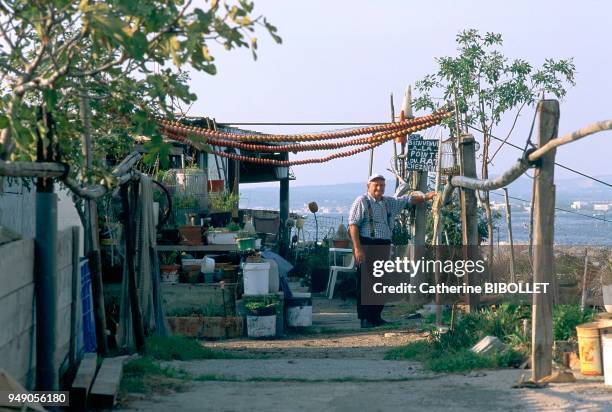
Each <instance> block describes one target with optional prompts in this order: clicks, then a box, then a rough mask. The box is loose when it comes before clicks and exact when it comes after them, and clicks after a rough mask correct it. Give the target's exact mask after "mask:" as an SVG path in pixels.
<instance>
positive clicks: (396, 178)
mask: <svg viewBox="0 0 612 412" xmlns="http://www.w3.org/2000/svg"><path fill="white" fill-rule="evenodd" d="M390 102H391V121H392V122H395V105H394V104H393V93H391V96H390ZM393 163H394V164H393V166H394V167H395V170H398V169H397V143H395V140H394V141H393ZM398 186H399V178H398V177H397V176H396V177H395V190H397V187H398Z"/></svg>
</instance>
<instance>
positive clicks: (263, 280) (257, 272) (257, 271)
mask: <svg viewBox="0 0 612 412" xmlns="http://www.w3.org/2000/svg"><path fill="white" fill-rule="evenodd" d="M242 270H243V279H244V294H245V295H266V294H268V290H269V287H270V285H269V277H270V263H268V262H264V263H245V264H244V267H243V268H242Z"/></svg>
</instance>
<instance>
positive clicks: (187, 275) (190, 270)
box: [182, 265, 202, 283]
mask: <svg viewBox="0 0 612 412" xmlns="http://www.w3.org/2000/svg"><path fill="white" fill-rule="evenodd" d="M182 275H183V282H184V283H201V282H202V276H201V275H200V265H188V266H185V265H183V267H182Z"/></svg>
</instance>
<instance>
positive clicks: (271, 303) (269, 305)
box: [244, 296, 278, 314]
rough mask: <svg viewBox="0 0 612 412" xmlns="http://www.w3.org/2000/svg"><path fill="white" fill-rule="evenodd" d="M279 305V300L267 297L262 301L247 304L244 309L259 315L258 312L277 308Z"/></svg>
mask: <svg viewBox="0 0 612 412" xmlns="http://www.w3.org/2000/svg"><path fill="white" fill-rule="evenodd" d="M277 305H278V300H276V299H273V298H270V297H267V296H266V297H263V298H260V299H252V300H250V301H249V302H247V303H245V304H244V307H245V309H246V310H248V311H249V312H251V313H254V314H257V312H260V311H264V310H266V309H273V308H276V306H277Z"/></svg>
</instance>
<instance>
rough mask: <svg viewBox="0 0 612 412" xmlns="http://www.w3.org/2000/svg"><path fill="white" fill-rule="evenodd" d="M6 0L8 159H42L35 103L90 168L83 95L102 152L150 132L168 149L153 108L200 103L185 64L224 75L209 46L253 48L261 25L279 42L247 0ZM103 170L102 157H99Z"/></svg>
mask: <svg viewBox="0 0 612 412" xmlns="http://www.w3.org/2000/svg"><path fill="white" fill-rule="evenodd" d="M206 4H207V6H208V8H207V9H202V8H198V7H194V6H193V5H192V0H186V1H184V0H141V1H133V0H109V1H97V0H82V1H80V2H74V1H70V0H34V1H25V0H7V1H3V2H2V3H0V82H1V85H2V89H1V90H0V129H2V132H1V134H0V159H5V160H7V159H13V160H16V159H21V160H34V158H35V154H36V142H37V139H38V135H39V134H41V135H44V133H40V132H41V131H43V132H44V129H45V126H44V125H43V123H42V122H41V121H40V120H39V117H40V116H38V115H37V110H36V108H37V107H40V106H44V107H45V110H46V111H47V112H50V113H51V114H52V115H53V118H54V121H55V124H56V130H57V132H58V133H57V135H58V136H57V137H58V138H59V149H60V152H61V157H62V160H66V161H68V163H69V164H70V166H71V171H70V173H71V174H73V175H78V174H79V168H80V166H82V163H83V159H82V158H81V155H80V154H81V150H80V138H81V134H82V132H83V128H82V124H81V121H80V119H79V103H80V101H81V98H82V96H83V95H87V96H88V97H89V100H90V101H91V123H92V127H91V134H92V140H94V141H95V142H96V147H95V149H96V150H100V149H104V150H106V149H108V148H113V149H114V150H116V149H117V145H121V144H122V143H123V144H127V143H128V142H127V141H126V140H125V139H126V138H128V136H130V135H132V134H140V135H145V136H149V137H151V138H152V139H153V140H152V143H151V150H152V151H153V153H160V152H161V153H162V154H163V153H164V151H167V150H168V147H167V146H166V145H164V144H162V142H161V137H160V135H159V133H158V131H157V129H156V126H155V123H154V121H153V120H152V114H156V113H160V112H161V113H165V114H168V115H169V114H171V113H172V112H173V111H174V110H177V109H180V107H181V104H190V103H192V102H193V101H194V100H195V98H196V96H195V95H194V94H192V93H191V92H190V91H189V87H188V80H189V78H188V76H187V75H186V74H185V73H184V72H183V71H182V70H181V68H182V67H183V66H185V65H188V66H190V67H192V68H193V69H195V70H198V71H204V72H206V73H209V74H211V75H214V74H215V73H216V70H217V69H216V66H215V64H214V57H213V56H212V53H211V50H210V49H209V46H211V44H219V45H222V46H223V47H224V48H225V49H226V50H231V49H236V48H243V47H245V48H250V50H251V51H252V53H253V56H254V58H256V56H257V55H256V50H257V39H256V37H254V33H255V29H256V28H257V27H263V29H264V30H265V31H267V32H268V33H269V34H270V35H271V36H272V38H273V39H274V40H275V41H276V42H277V43H280V42H281V39H280V37H279V36H278V35H277V34H276V31H277V29H276V27H274V26H273V25H272V24H270V23H269V22H268V21H267V20H266V19H265V18H264V17H262V16H260V17H253V8H254V6H253V3H250V2H248V1H246V0H237V1H231V0H230V1H228V2H226V3H220V2H218V1H217V0H211V1H210V2H208V1H207V2H206ZM98 159H103V157H102V158H98ZM95 166H96V167H97V168H98V170H96V171H95V173H102V172H103V170H104V164H103V162H97V164H96V165H95Z"/></svg>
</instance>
